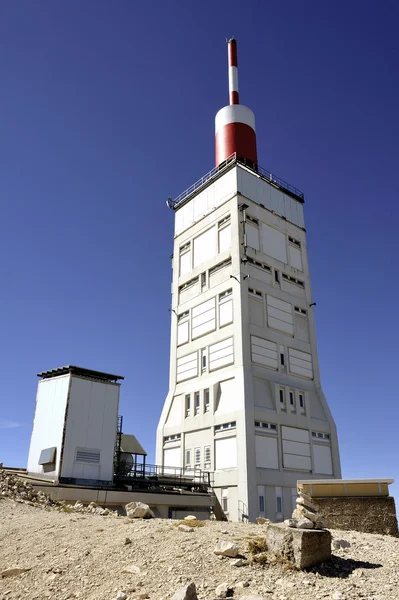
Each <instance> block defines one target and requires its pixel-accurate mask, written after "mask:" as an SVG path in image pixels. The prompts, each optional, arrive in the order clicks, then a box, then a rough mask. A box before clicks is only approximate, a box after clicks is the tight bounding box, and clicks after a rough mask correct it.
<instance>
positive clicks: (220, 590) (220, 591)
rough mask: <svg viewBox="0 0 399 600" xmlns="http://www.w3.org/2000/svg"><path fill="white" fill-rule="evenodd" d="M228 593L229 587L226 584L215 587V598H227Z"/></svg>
mask: <svg viewBox="0 0 399 600" xmlns="http://www.w3.org/2000/svg"><path fill="white" fill-rule="evenodd" d="M229 592H230V587H229V584H228V583H221V584H220V585H218V586H217V588H216V590H215V594H216V598H227V595H228V593H229Z"/></svg>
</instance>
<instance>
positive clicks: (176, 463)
mask: <svg viewBox="0 0 399 600" xmlns="http://www.w3.org/2000/svg"><path fill="white" fill-rule="evenodd" d="M180 454H181V453H180V447H178V448H167V449H166V450H164V451H163V466H164V467H175V468H179V467H181V458H180ZM165 472H168V473H174V472H175V471H174V470H173V468H172V469H165Z"/></svg>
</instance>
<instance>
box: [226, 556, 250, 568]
mask: <svg viewBox="0 0 399 600" xmlns="http://www.w3.org/2000/svg"><path fill="white" fill-rule="evenodd" d="M230 564H231V566H232V567H244V566H245V565H246V564H247V561H246V560H244V559H243V558H236V559H235V560H232V561H231V563H230Z"/></svg>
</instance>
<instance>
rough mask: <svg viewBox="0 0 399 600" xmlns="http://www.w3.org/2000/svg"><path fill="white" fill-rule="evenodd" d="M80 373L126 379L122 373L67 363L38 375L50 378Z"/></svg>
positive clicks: (103, 377) (93, 377)
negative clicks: (104, 371) (115, 373)
mask: <svg viewBox="0 0 399 600" xmlns="http://www.w3.org/2000/svg"><path fill="white" fill-rule="evenodd" d="M68 373H70V374H71V375H79V376H80V377H88V378H90V379H101V380H102V381H115V382H116V381H118V380H119V379H124V377H122V375H113V374H112V373H103V372H102V371H93V370H92V369H83V368H82V367H76V366H74V365H67V366H65V367H58V368H57V369H50V370H49V371H43V372H42V373H38V374H37V376H38V377H42V379H50V378H52V377H59V376H60V375H67V374H68Z"/></svg>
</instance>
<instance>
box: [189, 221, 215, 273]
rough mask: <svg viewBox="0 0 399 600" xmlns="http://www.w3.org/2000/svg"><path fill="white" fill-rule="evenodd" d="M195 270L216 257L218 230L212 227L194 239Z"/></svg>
mask: <svg viewBox="0 0 399 600" xmlns="http://www.w3.org/2000/svg"><path fill="white" fill-rule="evenodd" d="M193 243H194V261H193V265H194V269H195V268H196V267H198V266H199V265H201V264H202V263H204V262H206V261H207V260H209V259H211V258H213V257H214V256H216V230H215V227H211V228H210V229H208V230H207V231H205V232H204V233H202V234H201V235H199V236H198V237H197V238H195V239H194V242H193Z"/></svg>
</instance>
